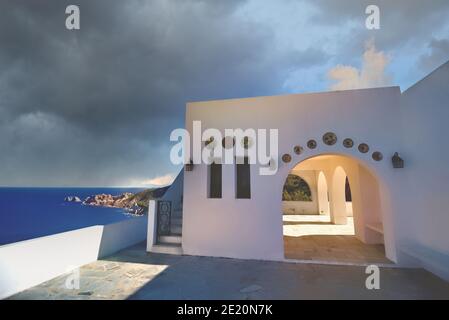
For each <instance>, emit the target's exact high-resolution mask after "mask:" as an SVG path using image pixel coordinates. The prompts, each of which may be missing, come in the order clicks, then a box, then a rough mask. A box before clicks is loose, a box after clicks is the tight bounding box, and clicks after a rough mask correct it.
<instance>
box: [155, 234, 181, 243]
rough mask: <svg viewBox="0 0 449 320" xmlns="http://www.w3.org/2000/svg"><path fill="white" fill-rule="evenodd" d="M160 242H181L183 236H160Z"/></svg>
mask: <svg viewBox="0 0 449 320" xmlns="http://www.w3.org/2000/svg"><path fill="white" fill-rule="evenodd" d="M159 242H160V243H173V244H181V243H182V237H181V236H180V235H169V236H160V237H159Z"/></svg>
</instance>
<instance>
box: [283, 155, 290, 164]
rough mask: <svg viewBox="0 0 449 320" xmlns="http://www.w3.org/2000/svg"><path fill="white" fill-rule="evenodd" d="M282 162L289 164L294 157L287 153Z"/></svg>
mask: <svg viewBox="0 0 449 320" xmlns="http://www.w3.org/2000/svg"><path fill="white" fill-rule="evenodd" d="M282 161H284V162H285V163H289V162H290V161H292V156H291V155H289V154H288V153H286V154H284V155H283V156H282Z"/></svg>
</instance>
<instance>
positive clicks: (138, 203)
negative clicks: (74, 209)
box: [64, 187, 168, 215]
mask: <svg viewBox="0 0 449 320" xmlns="http://www.w3.org/2000/svg"><path fill="white" fill-rule="evenodd" d="M167 189H168V187H163V188H154V189H147V190H144V191H141V192H138V193H131V192H125V193H122V194H119V195H112V194H104V193H103V194H96V195H92V196H89V197H87V198H86V199H84V200H83V201H82V204H83V205H87V206H97V207H110V208H121V209H124V210H125V211H127V212H128V213H130V214H133V215H144V214H147V212H148V202H149V201H150V200H152V199H158V198H160V197H162V196H163V195H164V193H165V191H167ZM64 201H66V202H81V199H80V198H79V197H77V196H67V197H65V198H64Z"/></svg>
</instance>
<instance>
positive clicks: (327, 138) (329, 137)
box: [323, 132, 337, 146]
mask: <svg viewBox="0 0 449 320" xmlns="http://www.w3.org/2000/svg"><path fill="white" fill-rule="evenodd" d="M323 142H324V143H325V144H327V145H328V146H332V145H334V144H335V143H337V135H336V134H335V133H333V132H327V133H325V134H324V135H323Z"/></svg>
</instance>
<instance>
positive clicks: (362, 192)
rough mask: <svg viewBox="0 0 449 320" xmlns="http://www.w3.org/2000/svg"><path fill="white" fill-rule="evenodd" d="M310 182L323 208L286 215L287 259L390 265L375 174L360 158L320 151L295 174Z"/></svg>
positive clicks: (284, 218)
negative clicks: (324, 153) (386, 254)
mask: <svg viewBox="0 0 449 320" xmlns="http://www.w3.org/2000/svg"><path fill="white" fill-rule="evenodd" d="M291 173H294V174H296V175H298V176H308V177H315V180H314V181H311V182H309V181H308V182H309V186H310V188H311V192H312V194H316V199H317V207H316V208H317V209H316V211H315V212H313V213H311V212H308V213H307V214H303V213H301V212H297V214H296V215H295V216H294V217H293V216H287V217H286V216H285V215H284V216H283V231H284V253H285V258H287V259H300V260H316V261H323V260H325V261H338V262H354V263H389V262H390V261H389V260H388V259H387V258H386V257H385V247H384V237H383V227H382V222H383V221H382V220H383V219H382V217H383V213H382V205H381V197H380V192H379V183H378V181H377V178H376V177H375V175H374V174H373V173H372V172H370V170H369V169H368V168H367V167H366V166H365V165H364V164H363V163H361V162H360V161H358V160H356V159H354V158H352V157H349V156H343V155H333V154H328V155H319V156H315V157H312V158H309V159H306V160H304V161H302V162H300V163H298V164H297V165H295V166H294V167H293V169H292V170H291V172H290V174H291Z"/></svg>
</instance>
